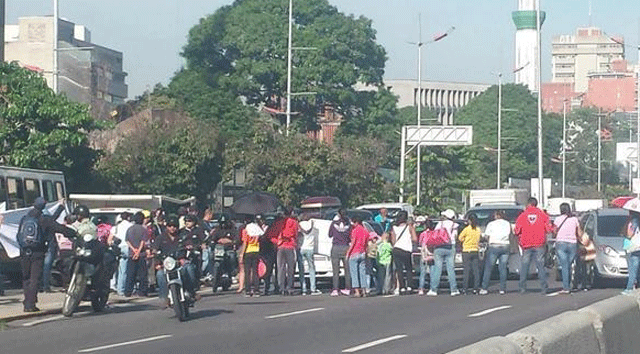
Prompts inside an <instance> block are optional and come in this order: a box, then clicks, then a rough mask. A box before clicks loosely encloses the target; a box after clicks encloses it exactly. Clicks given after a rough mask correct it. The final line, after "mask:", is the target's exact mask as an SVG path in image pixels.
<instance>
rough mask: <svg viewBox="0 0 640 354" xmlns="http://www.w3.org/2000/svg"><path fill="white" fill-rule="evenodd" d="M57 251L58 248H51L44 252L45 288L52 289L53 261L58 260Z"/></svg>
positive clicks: (43, 277)
mask: <svg viewBox="0 0 640 354" xmlns="http://www.w3.org/2000/svg"><path fill="white" fill-rule="evenodd" d="M57 253H58V249H57V248H54V249H51V248H49V249H48V250H47V253H45V254H44V266H43V268H42V288H43V289H44V290H50V289H51V267H53V261H55V260H56V256H57Z"/></svg>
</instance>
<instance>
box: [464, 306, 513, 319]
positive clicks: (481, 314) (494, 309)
mask: <svg viewBox="0 0 640 354" xmlns="http://www.w3.org/2000/svg"><path fill="white" fill-rule="evenodd" d="M511 307H512V306H511V305H504V306H498V307H494V308H492V309H488V310H484V311H480V312H476V313H472V314H470V315H469V317H480V316H484V315H488V314H490V313H492V312H496V311H500V310H506V309H510V308H511Z"/></svg>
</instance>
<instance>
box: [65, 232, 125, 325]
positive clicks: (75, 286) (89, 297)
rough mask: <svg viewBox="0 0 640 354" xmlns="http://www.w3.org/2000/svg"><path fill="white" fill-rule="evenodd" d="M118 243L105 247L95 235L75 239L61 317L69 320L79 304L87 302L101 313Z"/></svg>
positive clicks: (118, 252)
mask: <svg viewBox="0 0 640 354" xmlns="http://www.w3.org/2000/svg"><path fill="white" fill-rule="evenodd" d="M118 243H120V242H119V240H117V241H116V242H114V244H113V245H111V246H109V247H107V246H105V245H104V244H102V243H100V242H99V241H98V240H97V238H96V236H94V235H90V234H86V235H83V236H82V237H77V238H76V239H75V240H74V245H73V252H74V255H73V260H72V263H71V280H70V281H69V287H68V289H67V292H66V295H65V298H64V302H63V304H62V314H63V315H64V316H66V317H70V316H72V315H73V313H74V312H75V311H76V310H77V309H78V305H79V304H80V301H82V300H86V301H91V307H92V308H93V311H95V312H101V311H102V310H104V308H105V306H106V304H107V301H108V300H109V291H110V289H109V282H110V280H111V277H112V276H113V274H114V272H115V271H116V269H117V264H118V258H119V256H120V248H119V247H118Z"/></svg>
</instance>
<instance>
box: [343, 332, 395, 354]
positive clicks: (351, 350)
mask: <svg viewBox="0 0 640 354" xmlns="http://www.w3.org/2000/svg"><path fill="white" fill-rule="evenodd" d="M405 337H407V335H406V334H397V335H395V336H391V337H387V338H382V339H378V340H374V341H373V342H369V343H364V344H360V345H358V346H355V347H351V348H347V349H344V350H343V351H342V352H343V353H355V352H357V351H360V350H363V349H367V348H371V347H375V346H376V345H380V344H384V343H387V342H391V341H394V340H398V339H402V338H405Z"/></svg>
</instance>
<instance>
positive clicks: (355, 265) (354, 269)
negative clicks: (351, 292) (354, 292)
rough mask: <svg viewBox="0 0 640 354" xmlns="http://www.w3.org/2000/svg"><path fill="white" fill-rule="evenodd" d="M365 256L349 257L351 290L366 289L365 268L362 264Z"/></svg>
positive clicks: (361, 254)
mask: <svg viewBox="0 0 640 354" xmlns="http://www.w3.org/2000/svg"><path fill="white" fill-rule="evenodd" d="M365 257H366V256H365V254H364V253H359V254H354V255H351V257H349V268H350V269H349V270H350V272H351V286H352V287H353V288H366V287H367V284H366V283H367V280H366V278H367V268H366V266H365V264H364V260H365Z"/></svg>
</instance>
